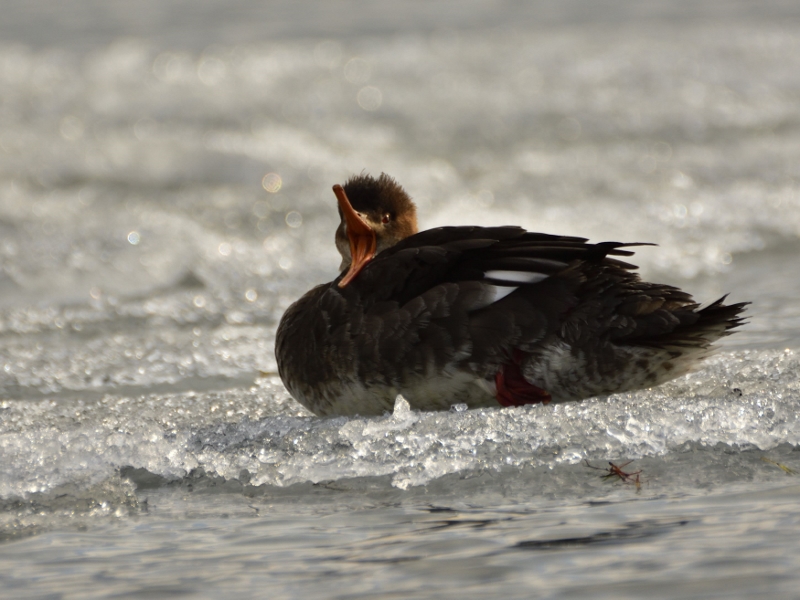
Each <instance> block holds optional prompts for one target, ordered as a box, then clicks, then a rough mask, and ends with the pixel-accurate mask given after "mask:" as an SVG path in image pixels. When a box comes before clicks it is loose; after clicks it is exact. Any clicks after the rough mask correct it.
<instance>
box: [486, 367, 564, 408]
mask: <svg viewBox="0 0 800 600" xmlns="http://www.w3.org/2000/svg"><path fill="white" fill-rule="evenodd" d="M494 383H495V387H496V388H497V401H498V402H499V403H500V405H501V406H522V405H523V404H539V403H540V402H541V403H542V404H549V403H550V400H552V398H551V397H550V394H549V393H548V392H547V391H546V390H543V389H542V388H538V387H536V386H535V385H533V384H531V383H529V382H528V381H527V380H526V379H525V377H523V376H522V371H521V370H520V368H519V363H517V362H513V363H508V364H505V365H503V367H502V368H501V369H500V370H499V371H498V372H497V374H495V376H494Z"/></svg>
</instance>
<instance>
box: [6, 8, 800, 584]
mask: <svg viewBox="0 0 800 600" xmlns="http://www.w3.org/2000/svg"><path fill="white" fill-rule="evenodd" d="M473 4H474V6H473V7H472V10H473V11H474V12H473V13H469V14H467V15H466V16H461V17H459V20H457V22H454V24H451V25H450V26H446V23H445V20H442V17H441V15H440V14H439V13H436V14H433V15H432V13H431V12H430V11H431V10H433V9H424V11H422V12H420V15H419V16H418V17H416V19H417V20H416V21H415V17H414V16H413V13H411V15H412V16H410V15H409V14H405V15H404V16H403V18H402V19H401V20H400V21H398V23H401V25H397V26H396V27H394V28H390V29H382V28H381V27H379V26H378V25H377V23H379V22H380V19H379V18H378V17H377V16H375V15H374V14H373V13H372V12H371V11H372V10H373V9H369V10H366V9H365V12H364V13H363V14H361V13H359V15H360V16H359V18H355V19H353V20H352V22H351V23H349V24H348V23H342V22H340V21H335V20H333V21H331V25H330V28H329V29H327V30H326V29H324V26H323V25H321V24H320V21H321V20H323V21H324V19H323V17H322V16H320V15H316V16H314V17H311V16H308V17H304V16H302V15H301V13H302V11H301V10H300V8H296V9H295V10H297V11H298V12H297V13H292V9H291V8H287V7H283V5H281V6H282V8H281V9H280V10H281V11H284V12H281V14H282V15H284V16H283V17H282V18H286V19H288V20H287V21H286V22H287V23H289V22H290V23H291V26H287V28H286V29H284V30H282V33H281V34H280V35H278V34H274V35H267V34H266V33H259V28H258V23H256V22H253V23H249V22H248V20H247V18H246V17H245V16H242V15H246V14H250V13H248V12H247V11H245V10H244V9H242V7H248V6H249V4H248V3H247V2H239V3H236V4H235V6H236V7H239V9H242V11H243V12H238V13H237V12H236V11H232V12H231V14H230V15H228V16H227V17H226V18H227V19H228V21H224V20H223V23H227V24H228V25H227V26H225V27H223V26H222V25H220V26H219V27H217V28H216V29H215V27H216V26H215V25H214V23H216V21H215V19H216V17H213V15H216V14H217V13H216V12H214V11H215V10H216V9H214V7H215V6H216V5H215V4H214V3H213V2H208V3H204V4H202V6H203V7H205V8H203V10H200V9H198V11H199V12H198V13H197V15H196V20H195V22H197V23H202V26H200V25H198V27H197V29H196V30H191V28H190V29H189V30H187V29H185V28H184V29H181V28H179V27H178V28H176V29H174V30H172V29H169V25H168V23H169V22H170V21H169V20H168V19H167V20H165V21H163V22H161V23H162V25H161V27H162V28H163V29H161V30H158V29H157V30H155V31H153V34H152V37H150V38H146V37H144V33H142V32H141V31H140V30H139V29H137V27H140V26H141V23H145V22H149V21H147V19H149V18H151V17H152V16H153V14H155V13H153V11H155V10H156V9H155V8H154V7H153V6H150V5H149V4H148V5H147V7H149V8H148V9H147V10H145V11H144V12H143V13H142V14H143V15H144V16H142V17H141V19H142V20H141V21H139V25H136V24H135V23H134V22H132V24H130V29H129V30H127V31H128V35H125V32H124V31H123V32H118V28H119V27H121V26H120V25H119V22H118V21H116V20H115V19H116V17H114V18H112V17H111V16H109V14H110V13H104V12H102V11H99V12H98V11H94V9H92V7H93V6H94V4H93V3H91V2H89V1H88V0H86V1H85V2H83V3H81V2H77V0H75V1H74V2H72V3H71V5H70V6H72V5H74V6H73V8H75V11H76V12H74V14H77V15H80V14H83V13H81V12H80V10H78V9H79V8H80V9H81V10H83V11H88V12H86V14H87V15H88V14H92V15H93V16H92V17H91V19H89V20H88V21H87V22H90V21H91V22H95V21H97V22H99V23H101V24H102V23H105V25H106V27H105V28H103V27H96V28H89V29H91V31H93V32H94V33H93V34H88V33H87V35H86V36H82V37H81V38H80V39H81V41H76V40H77V38H75V39H73V38H70V37H69V35H67V34H66V33H64V32H65V31H67V32H68V31H72V29H70V27H73V26H72V25H69V23H68V22H67V21H65V24H64V26H63V28H62V29H59V30H58V31H59V32H61V33H60V34H59V35H55V34H53V35H52V36H51V37H50V39H51V40H52V41H50V42H43V41H42V39H43V37H42V36H43V35H44V34H42V33H41V32H38V33H36V32H33V31H32V30H31V31H27V30H26V29H25V27H32V26H29V25H24V26H23V25H20V28H19V30H20V31H22V32H23V34H19V35H17V36H15V35H12V34H10V33H4V35H6V36H7V39H6V38H4V39H5V41H2V42H0V98H1V99H2V100H1V101H0V540H2V542H3V543H2V544H0V596H1V597H9V598H12V597H13V598H39V597H68V598H91V597H97V598H99V597H106V596H114V595H117V596H122V597H129V596H130V597H134V596H136V595H137V594H138V595H146V594H150V595H151V596H156V597H163V596H168V595H171V594H179V593H180V594H187V595H190V596H196V597H221V596H223V595H224V596H227V595H230V594H231V593H238V594H239V595H240V596H242V597H255V596H259V590H263V589H265V588H269V589H271V590H274V594H275V597H279V596H284V597H297V596H301V595H302V596H304V595H310V594H316V595H317V596H323V597H326V596H337V595H338V596H341V597H354V596H358V595H360V594H361V595H365V596H370V597H374V596H376V595H380V594H384V595H389V594H390V593H393V594H395V595H396V596H398V597H409V596H411V595H413V594H414V593H418V592H419V590H422V589H423V588H424V589H426V590H430V591H431V594H437V595H439V596H442V597H446V596H448V595H449V596H458V597H460V598H464V597H476V598H478V597H487V596H489V595H493V596H494V595H497V596H500V595H503V596H506V597H532V596H542V597H570V598H582V597H585V598H605V597H608V598H612V597H613V598H620V597H631V598H640V597H642V596H645V595H648V596H653V597H665V598H667V597H686V598H698V597H724V598H733V597H754V596H760V597H774V598H785V597H790V596H791V594H792V593H795V592H794V590H796V589H797V586H798V585H800V581H799V580H798V576H797V573H798V572H800V571H798V567H800V562H798V559H797V556H799V555H800V553H799V552H798V550H800V548H799V547H798V543H797V540H798V539H800V510H798V504H797V500H796V499H797V497H798V493H799V492H800V488H798V481H799V480H797V479H796V476H795V475H796V473H797V472H800V453H799V452H798V449H800V418H799V417H798V414H800V302H798V300H797V298H798V297H800V278H798V276H797V272H798V271H797V259H798V257H799V256H800V183H798V180H799V178H800V133H799V132H800V110H798V106H800V21H798V18H797V17H798V15H796V14H794V13H793V12H792V10H793V9H792V8H791V6H789V5H782V4H780V3H773V4H768V5H765V6H767V7H768V8H767V9H765V12H764V14H762V15H761V16H760V18H759V20H755V21H754V20H751V19H749V17H748V18H745V16H746V15H745V13H746V11H745V12H742V11H743V10H744V9H742V8H741V7H739V8H738V9H737V10H733V9H731V11H730V12H726V11H725V10H724V8H725V5H724V3H711V2H708V3H702V4H700V5H698V6H701V8H700V9H697V12H695V13H692V12H691V11H689V12H684V9H688V7H683V8H681V6H682V5H680V4H678V3H675V4H674V5H670V6H672V7H673V8H672V10H673V12H672V13H670V12H669V10H667V9H664V10H665V11H666V13H663V14H662V13H660V12H658V11H656V12H655V13H652V10H655V9H653V6H651V5H650V4H647V3H642V5H641V6H642V7H644V8H641V9H640V10H641V11H643V12H642V13H637V14H639V16H638V17H637V16H636V15H631V14H628V15H627V17H626V19H631V20H626V19H621V20H615V19H612V18H611V17H610V16H609V15H615V14H622V13H625V12H626V11H625V10H624V6H623V5H622V3H614V2H609V3H607V9H608V11H609V12H608V13H607V14H606V17H605V18H599V16H598V19H596V20H595V21H594V22H592V21H591V20H589V21H587V20H586V19H585V18H583V17H580V15H581V14H584V13H582V12H581V11H582V10H583V8H585V7H584V6H583V5H582V4H581V3H580V2H574V3H565V4H563V6H564V7H566V8H562V9H560V11H561V12H559V11H555V12H554V10H555V9H553V6H554V5H552V6H551V5H549V4H542V5H541V6H542V7H544V8H541V11H544V12H541V13H540V14H538V16H537V13H535V11H534V12H533V13H528V12H526V10H527V9H525V10H523V9H521V8H519V7H517V8H513V7H505V8H496V7H495V8H490V7H489V5H488V4H486V5H484V4H483V3H480V2H476V3H473ZM112 5H113V6H117V5H116V4H115V3H110V4H109V6H112ZM26 6H28V5H26V4H20V3H13V5H12V6H11V8H10V9H9V12H8V15H10V17H9V18H11V20H12V21H13V18H19V19H20V21H19V22H20V23H23V22H24V23H29V22H37V23H40V25H41V22H40V21H37V20H36V19H40V20H41V19H42V18H43V17H42V16H41V15H38V16H36V15H34V14H33V13H26V12H25V11H28V10H33V9H28V8H26ZM165 6H166V5H165ZM175 6H176V7H177V6H178V4H177V3H176V4H175ZM259 6H261V5H259ZM275 6H278V5H277V4H276V5H275ZM432 6H433V5H432ZM436 6H438V7H439V8H440V9H441V10H442V11H443V12H442V14H445V13H446V9H447V6H448V5H446V4H438V5H436ZM347 7H349V8H350V9H353V6H350V5H349V4H348V5H347ZM250 8H252V10H254V11H256V12H255V13H253V14H260V13H258V10H261V9H260V8H259V9H258V10H256V8H254V7H250ZM301 8H302V7H301ZM356 8H357V7H356ZM384 8H386V10H389V11H390V9H389V5H388V4H387V5H386V6H385V7H384ZM117 9H118V11H121V12H119V14H120V15H124V14H125V10H132V9H125V8H124V7H123V5H121V4H120V5H119V6H117ZM212 9H214V10H212ZM545 9H546V10H545ZM237 10H238V9H237ZM248 10H249V9H248ZM276 10H277V9H276ZM420 10H422V9H420ZM531 10H533V9H531ZM148 11H150V12H148ZM425 11H428V12H425ZM570 11H572V12H570ZM615 11H617V12H615ZM648 11H651V12H648ZM715 11H717V12H715ZM720 11H721V12H720ZM737 11H738V12H737ZM223 12H224V11H223ZM434 12H435V11H434ZM390 13H391V11H390ZM423 13H424V14H423ZM37 14H38V13H37ZM71 14H72V13H71ZM115 14H116V13H115ZM465 14H466V13H465ZM470 14H471V15H473V16H469V15H470ZM626 14H627V13H626ZM709 14H710V15H712V16H714V15H716V16H718V17H720V18H710V19H707V20H706V19H704V18H701V17H703V16H704V15H705V16H708V15H709ZM98 15H99V16H98ZM148 15H149V16H148ZM286 15H290V16H291V15H295V16H294V17H291V18H289V17H286ZM436 15H439V16H438V17H437V16H436ZM475 15H483V16H480V17H478V16H475ZM642 15H646V16H647V18H645V17H644V16H642ZM33 16H36V18H35V19H33V21H30V20H26V19H23V18H22V17H26V18H27V17H33ZM390 16H391V14H390ZM722 16H725V18H722ZM212 17H213V18H212ZM538 17H541V19H542V21H540V20H539V19H538ZM87 18H88V17H87ZM436 18H439V19H440V20H439V21H436V20H435V19H436ZM92 19H94V20H95V21H92ZM104 19H105V20H104ZM430 19H434V20H433V21H430ZM637 19H639V20H637ZM618 21H619V22H618ZM9 22H11V21H8V20H6V22H5V24H4V25H2V27H4V28H6V29H3V31H4V32H6V31H17V30H15V29H13V28H11V29H9V28H10V27H11V26H10V25H8V23H9ZM158 22H160V21H159V20H158V19H155V21H153V23H158ZM76 23H77V21H76ZM415 23H416V25H415ZM437 23H438V25H437ZM50 26H52V25H50ZM42 27H44V26H42ZM75 27H78V25H75ZM87 27H88V26H87ZM270 27H271V28H273V29H270V31H272V32H273V33H274V31H275V30H276V28H278V25H276V24H275V23H271V24H270ZM320 27H322V28H323V29H322V31H329V32H330V33H327V34H324V33H320V31H321V30H320ZM209 28H210V29H211V30H213V31H216V32H217V33H216V34H214V35H210V36H209V35H206V33H207V31H208V29H209ZM46 29H47V28H46V27H44V29H43V31H44V30H46ZM123 29H124V27H123ZM78 30H80V27H78V29H76V30H75V31H78ZM26 31H27V33H26ZM232 31H236V32H238V33H237V34H236V36H238V38H240V40H239V43H237V42H236V41H234V40H232V39H231V35H232V34H231V32H232ZM136 32H139V33H136ZM376 32H385V33H386V35H384V36H383V37H376V35H375V33H376ZM34 33H36V35H34ZM130 33H134V34H136V35H135V36H133V37H132V36H131V35H130ZM201 34H202V35H201ZM93 35H96V36H97V37H93ZM25 36H28V38H26V37H25ZM59 36H61V37H59ZM103 36H107V37H109V39H107V40H106V38H105V37H103ZM137 36H138V37H137ZM215 36H216V37H215ZM46 38H47V36H45V37H44V39H46ZM14 39H17V40H19V41H12V40H14ZM26 39H28V40H29V41H26ZM362 170H366V171H368V172H371V173H375V174H377V173H379V172H381V171H386V172H388V173H390V174H391V175H393V176H395V177H397V178H398V180H399V181H400V182H401V183H402V184H403V185H404V186H405V187H406V188H407V189H408V191H409V192H410V193H411V195H412V196H413V197H414V198H415V200H416V201H417V203H418V205H419V209H420V218H421V221H422V223H423V226H425V227H429V226H430V227H432V226H436V225H441V224H445V223H453V224H468V223H469V224H474V223H479V224H507V223H516V224H521V225H523V226H526V227H528V228H530V229H533V230H541V231H549V232H553V233H563V234H574V235H582V236H587V237H590V238H592V239H593V240H596V241H599V240H612V239H613V240H619V241H653V242H657V243H658V244H659V247H658V248H643V249H641V250H639V251H638V252H637V255H636V257H635V262H637V264H639V265H640V266H641V267H642V273H643V275H644V276H645V277H648V278H651V279H658V280H662V281H667V282H670V283H674V284H677V285H680V286H681V287H684V288H686V289H688V290H689V291H691V292H692V293H694V294H695V295H696V297H697V298H699V299H701V300H703V301H710V300H713V299H715V298H716V297H719V296H720V295H722V294H724V293H728V292H730V293H731V296H730V298H731V300H732V301H743V300H750V301H752V302H753V305H752V307H751V308H750V310H749V313H748V314H749V319H750V323H749V325H747V326H746V327H745V328H744V329H743V330H742V331H740V332H738V333H737V334H736V335H734V336H732V337H730V338H728V339H726V340H724V342H723V343H722V345H721V349H720V352H719V353H718V354H717V355H716V356H715V357H714V358H712V359H711V360H709V361H707V362H706V363H705V364H704V365H703V366H702V368H701V369H699V370H698V371H696V372H695V373H692V374H691V375H689V376H686V377H684V378H681V379H678V380H676V381H674V382H672V383H669V384H667V385H664V386H661V387H660V388H657V389H653V390H645V391H641V392H636V393H631V394H622V395H616V396H611V397H608V398H598V399H592V400H589V401H586V402H583V403H580V404H566V405H559V406H536V407H527V408H520V409H500V408H498V409H494V410H479V411H463V410H461V407H459V406H455V407H454V408H453V409H452V410H451V411H450V412H443V413H417V412H413V411H409V410H408V407H407V405H405V404H404V403H403V402H402V400H401V401H399V402H398V403H397V404H396V406H395V410H394V413H393V414H387V415H384V416H383V417H378V418H371V419H365V418H358V417H356V418H334V419H318V418H315V417H313V416H311V415H309V414H308V413H307V412H306V411H305V410H304V409H303V408H302V407H301V406H299V405H298V404H297V403H295V402H294V401H293V400H292V399H291V398H290V397H289V396H288V394H287V393H286V391H285V389H284V388H283V386H282V385H281V383H280V381H279V379H278V378H277V377H275V375H274V373H275V370H276V365H275V360H274V356H273V352H272V347H273V343H274V331H275V327H276V325H277V321H278V319H279V318H280V315H281V314H282V312H283V311H284V310H285V308H286V307H287V306H288V305H289V303H291V302H292V301H293V300H294V299H296V298H297V297H298V296H299V295H300V294H301V293H302V292H304V291H305V290H307V289H308V288H309V287H311V286H312V285H314V284H316V283H319V282H321V281H325V280H326V279H330V278H332V277H333V275H334V274H335V271H336V267H337V264H338V260H337V257H336V254H335V250H334V247H333V244H332V238H333V230H334V228H335V225H336V211H335V206H334V199H333V195H332V193H331V192H330V186H331V185H332V184H333V183H337V182H339V183H341V182H343V181H344V180H345V179H346V178H347V177H348V176H349V175H350V174H353V173H359V172H361V171H362ZM629 460H633V461H634V462H632V463H631V464H630V465H628V466H627V467H625V469H626V471H627V472H634V471H638V470H641V473H640V475H639V480H638V481H639V485H638V486H637V485H636V483H635V480H634V478H629V479H628V480H627V481H622V480H620V479H619V478H616V477H610V478H608V479H603V475H605V474H606V472H605V471H603V470H602V469H605V468H607V466H608V461H613V462H614V463H615V464H618V465H620V464H623V463H625V462H627V461H629ZM587 461H588V465H591V466H593V467H597V469H593V468H590V467H589V466H588V465H587ZM598 469H600V470H598Z"/></svg>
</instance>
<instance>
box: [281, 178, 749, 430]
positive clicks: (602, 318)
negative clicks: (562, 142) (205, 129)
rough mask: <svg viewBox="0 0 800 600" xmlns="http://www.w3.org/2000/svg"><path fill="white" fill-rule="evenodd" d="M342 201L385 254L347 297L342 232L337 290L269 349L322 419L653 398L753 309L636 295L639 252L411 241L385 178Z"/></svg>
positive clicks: (517, 234)
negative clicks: (631, 260) (405, 406)
mask: <svg viewBox="0 0 800 600" xmlns="http://www.w3.org/2000/svg"><path fill="white" fill-rule="evenodd" d="M344 191H345V193H346V196H347V197H348V198H349V199H350V201H351V203H352V207H353V208H354V209H355V211H357V212H358V213H359V216H361V217H362V218H363V220H364V222H366V223H367V224H368V225H369V227H370V229H372V230H373V231H375V232H376V235H377V248H378V250H377V253H376V254H375V256H374V257H373V258H371V260H369V261H368V262H367V263H366V266H363V268H361V269H360V270H359V271H358V272H357V274H356V275H355V276H354V277H353V278H352V280H350V281H349V282H348V283H347V284H346V285H344V287H341V286H340V283H341V282H342V280H343V277H344V276H345V273H346V272H347V270H348V269H349V268H350V248H349V247H348V245H347V244H348V237H347V235H348V233H347V225H346V223H345V219H344V218H343V220H342V224H341V225H340V226H339V229H338V230H337V247H338V248H339V250H340V252H341V253H342V271H343V272H342V274H341V275H340V276H339V277H338V278H337V279H336V280H334V281H332V282H331V283H328V284H324V285H321V286H318V287H316V288H314V289H312V290H311V291H310V292H308V293H307V294H306V295H304V296H303V297H302V298H300V300H298V301H297V302H296V303H295V304H293V305H292V306H291V307H290V308H289V309H288V310H287V311H286V314H285V315H284V316H283V319H282V320H281V323H280V326H279V327H278V333H277V341H276V356H277V359H278V367H279V370H280V375H281V378H282V379H283V382H284V384H285V385H286V387H287V388H288V389H289V391H290V392H291V393H292V395H293V396H294V397H295V398H296V399H297V400H298V401H300V402H301V403H302V404H303V405H304V406H306V407H308V408H309V409H310V410H312V411H313V412H314V413H316V414H319V415H334V414H362V415H367V414H381V413H382V412H384V411H386V410H391V408H392V405H393V403H394V399H395V397H396V395H397V394H400V393H401V394H403V395H404V396H405V398H406V399H407V400H408V401H409V403H410V404H411V406H412V407H414V408H418V409H423V410H438V409H447V408H449V407H450V406H451V405H453V404H456V403H461V402H463V403H466V404H468V405H469V406H470V407H478V406H497V405H498V400H501V398H506V399H508V398H509V397H510V398H511V400H510V403H511V404H521V403H526V402H529V401H536V400H535V398H539V399H540V400H544V401H549V400H552V401H555V402H558V401H565V400H579V399H581V398H586V397H589V396H594V395H598V394H607V393H612V392H620V391H626V390H632V389H638V388H643V387H649V386H652V385H657V384H659V383H662V382H664V381H667V380H669V379H673V378H674V377H677V376H679V375H681V374H683V373H685V372H687V371H688V370H689V369H690V368H692V366H693V365H694V364H695V363H696V362H697V361H698V360H700V359H702V358H704V357H705V356H706V355H707V354H708V353H709V352H710V345H711V344H712V343H713V342H714V341H715V340H717V339H719V338H720V337H722V336H724V335H727V334H728V333H730V331H731V330H732V329H733V328H735V327H737V326H738V325H739V324H740V323H741V318H740V317H739V314H740V313H741V312H742V310H743V309H744V306H745V303H739V304H732V305H725V304H723V300H724V299H720V300H718V301H716V302H714V303H712V304H711V305H710V306H708V307H706V308H704V309H700V308H699V306H698V304H697V303H696V302H694V300H693V299H692V298H691V296H690V295H689V294H687V293H685V292H683V291H681V290H679V289H677V288H675V287H672V286H668V285H662V284H654V283H647V282H643V281H641V279H640V278H639V276H638V275H637V274H636V273H635V272H633V269H635V267H634V266H632V265H630V264H627V263H625V262H622V261H621V260H619V258H617V257H625V256H630V255H631V254H632V252H631V251H629V250H626V249H625V248H626V247H627V246H632V245H637V244H620V243H616V242H605V243H600V244H590V243H587V242H586V240H585V239H583V238H575V237H565V236H553V235H546V234H541V233H531V232H526V231H525V230H523V229H521V228H519V227H442V228H437V229H432V230H428V231H423V232H421V233H416V212H415V210H414V208H413V203H411V200H410V199H409V198H408V196H407V195H406V194H405V192H404V191H403V190H402V188H401V187H400V186H399V185H397V184H396V183H395V182H394V180H392V179H391V178H389V177H387V176H385V175H382V176H381V177H380V178H378V179H373V178H371V177H369V176H366V175H365V176H360V177H357V178H353V179H351V180H350V181H349V182H348V183H347V184H346V185H345V186H344ZM341 212H342V211H341V209H340V215H341ZM386 215H389V216H388V219H387V217H386ZM382 220H383V222H382ZM343 249H345V251H343ZM525 280H527V281H525ZM498 374H500V376H502V375H504V376H505V379H503V378H502V377H500V378H499V375H498ZM514 377H516V378H517V379H516V381H517V382H518V386H517V388H513V387H512V385H511V384H510V383H508V382H509V381H512V379H513V378H514ZM522 377H524V379H522ZM520 385H521V386H522V388H524V390H522V391H521V392H520V391H519V389H518V388H519V386H520ZM498 386H500V387H504V386H507V389H508V390H511V391H507V393H506V395H505V396H503V394H501V391H502V390H500V389H499V387H498ZM504 389H506V388H505V387H504ZM531 398H533V399H531ZM503 403H504V404H508V403H509V402H506V401H503Z"/></svg>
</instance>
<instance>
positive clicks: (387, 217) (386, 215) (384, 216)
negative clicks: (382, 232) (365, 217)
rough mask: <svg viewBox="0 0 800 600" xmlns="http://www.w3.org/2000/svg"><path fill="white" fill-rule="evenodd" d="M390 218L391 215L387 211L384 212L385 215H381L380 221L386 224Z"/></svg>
mask: <svg viewBox="0 0 800 600" xmlns="http://www.w3.org/2000/svg"><path fill="white" fill-rule="evenodd" d="M391 220H392V215H390V214H389V213H386V214H385V215H383V218H382V219H381V223H383V224H384V225H386V224H387V223H388V222H389V221H391Z"/></svg>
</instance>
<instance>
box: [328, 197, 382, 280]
mask: <svg viewBox="0 0 800 600" xmlns="http://www.w3.org/2000/svg"><path fill="white" fill-rule="evenodd" d="M333 193H334V194H336V199H337V200H338V201H339V208H340V209H341V210H342V214H343V215H344V220H345V225H346V226H347V239H348V240H350V256H351V257H352V259H353V260H352V262H351V263H350V269H349V270H348V271H347V274H346V275H345V276H344V278H343V279H342V280H341V281H340V282H339V287H340V288H343V287H344V286H346V285H347V284H348V283H350V282H351V281H352V280H353V278H355V276H356V275H358V274H359V273H360V272H361V269H363V268H364V267H365V266H366V264H367V263H368V262H369V261H371V260H372V257H373V256H375V249H376V248H377V245H378V244H377V240H376V239H375V232H374V231H372V228H371V227H370V226H369V225H367V222H366V221H364V219H363V218H361V215H359V214H358V213H357V212H356V211H355V210H354V209H353V207H352V205H351V204H350V200H348V199H347V194H346V193H345V191H344V188H343V187H342V186H340V185H339V184H336V185H335V186H333Z"/></svg>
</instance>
